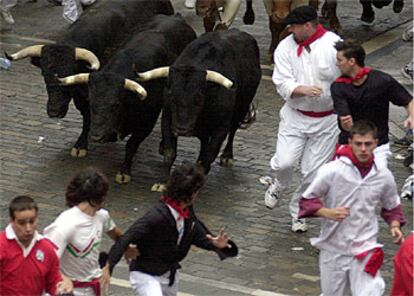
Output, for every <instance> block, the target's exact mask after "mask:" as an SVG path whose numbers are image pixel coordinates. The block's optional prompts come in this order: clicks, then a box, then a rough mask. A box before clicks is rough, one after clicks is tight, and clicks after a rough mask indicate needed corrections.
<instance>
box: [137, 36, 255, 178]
mask: <svg viewBox="0 0 414 296" xmlns="http://www.w3.org/2000/svg"><path fill="white" fill-rule="evenodd" d="M162 70H163V71H162ZM167 76H168V81H167V86H166V90H165V92H166V95H165V96H166V98H165V104H164V109H163V113H162V121H161V128H162V137H163V147H162V148H163V149H162V150H163V154H164V175H163V180H162V181H165V180H166V179H167V178H168V175H169V171H170V169H171V166H172V164H173V162H174V160H175V158H176V153H177V137H178V136H195V137H197V138H199V139H200V142H201V147H200V153H199V156H198V163H199V164H200V165H201V166H202V167H203V168H204V169H205V171H206V173H208V171H209V170H210V166H211V163H212V162H213V161H214V160H215V158H216V157H217V155H218V153H219V151H220V147H221V145H222V143H223V142H224V140H225V138H226V136H228V140H227V145H226V147H225V148H224V151H223V154H222V155H221V157H220V158H221V164H223V165H229V164H231V163H232V160H233V139H234V135H235V133H236V131H237V129H238V128H239V126H240V124H241V123H242V122H243V119H244V117H245V116H246V114H247V113H248V110H249V106H250V103H251V102H252V100H253V98H254V96H255V93H256V90H257V87H258V85H259V82H260V79H261V70H260V59H259V48H258V46H257V42H256V40H255V39H254V38H253V37H252V36H250V35H249V34H247V33H244V32H241V31H239V30H237V29H231V30H228V31H218V32H209V33H205V34H204V35H202V36H201V37H199V38H198V39H196V40H195V41H193V42H192V43H190V44H189V45H188V46H187V47H186V48H185V49H184V51H183V52H182V53H181V55H180V56H179V57H178V58H177V60H176V61H175V62H174V63H173V65H172V66H171V67H169V68H168V67H166V68H164V69H155V70H153V71H148V72H146V73H141V74H139V78H140V80H142V81H145V80H151V79H155V78H160V77H167Z"/></svg>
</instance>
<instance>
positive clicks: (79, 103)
mask: <svg viewBox="0 0 414 296" xmlns="http://www.w3.org/2000/svg"><path fill="white" fill-rule="evenodd" d="M73 102H74V103H75V106H76V108H77V109H78V110H79V111H80V113H81V115H82V120H83V121H82V132H81V134H80V135H79V138H78V140H77V141H76V143H75V145H74V146H73V148H72V150H71V152H70V155H71V156H72V157H85V156H86V154H87V153H88V133H89V128H90V125H91V114H90V112H89V103H88V101H87V100H86V98H83V97H81V98H79V97H74V99H73Z"/></svg>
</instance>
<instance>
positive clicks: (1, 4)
mask: <svg viewBox="0 0 414 296" xmlns="http://www.w3.org/2000/svg"><path fill="white" fill-rule="evenodd" d="M16 4H17V0H0V11H1V15H2V17H3V19H4V21H5V22H6V23H8V24H10V25H13V24H14V18H13V16H12V14H11V12H10V10H11V9H12V8H13V7H14V6H16Z"/></svg>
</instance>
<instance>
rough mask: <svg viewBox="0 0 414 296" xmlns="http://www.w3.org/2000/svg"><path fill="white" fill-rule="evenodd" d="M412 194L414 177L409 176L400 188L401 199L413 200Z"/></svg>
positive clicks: (413, 191)
mask: <svg viewBox="0 0 414 296" xmlns="http://www.w3.org/2000/svg"><path fill="white" fill-rule="evenodd" d="M413 193H414V175H411V176H409V177H408V178H407V179H406V180H405V182H404V185H403V187H402V188H401V198H402V199H413Z"/></svg>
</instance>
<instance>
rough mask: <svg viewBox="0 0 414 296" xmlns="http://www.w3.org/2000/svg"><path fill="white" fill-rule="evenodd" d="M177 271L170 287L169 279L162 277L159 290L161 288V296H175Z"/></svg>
mask: <svg viewBox="0 0 414 296" xmlns="http://www.w3.org/2000/svg"><path fill="white" fill-rule="evenodd" d="M179 277H180V275H179V271H178V270H177V271H176V273H175V280H174V284H172V286H170V285H169V283H170V280H169V277H164V276H163V277H162V280H161V288H162V295H163V296H177V293H178V281H179Z"/></svg>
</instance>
